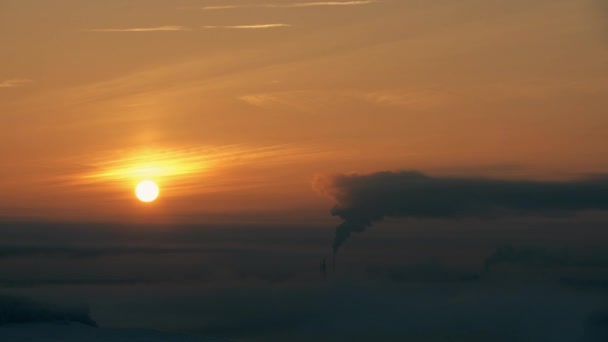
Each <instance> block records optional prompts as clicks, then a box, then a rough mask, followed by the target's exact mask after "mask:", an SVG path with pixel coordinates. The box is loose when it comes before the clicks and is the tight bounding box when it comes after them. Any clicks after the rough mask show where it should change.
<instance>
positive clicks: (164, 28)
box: [87, 25, 192, 32]
mask: <svg viewBox="0 0 608 342" xmlns="http://www.w3.org/2000/svg"><path fill="white" fill-rule="evenodd" d="M87 31H89V32H171V31H192V30H191V29H189V28H187V27H184V26H171V25H169V26H158V27H133V28H109V29H91V30H87Z"/></svg>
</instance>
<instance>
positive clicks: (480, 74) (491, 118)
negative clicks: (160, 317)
mask: <svg viewBox="0 0 608 342" xmlns="http://www.w3.org/2000/svg"><path fill="white" fill-rule="evenodd" d="M218 6H219V7H218ZM607 38H608V9H607V7H606V6H605V5H603V4H602V1H600V0H582V1H570V0H537V1H529V0H525V1H524V0H508V1H507V0H499V1H482V0H463V1H447V0H443V1H442V0H437V1H413V0H412V1H410V0H392V1H391V0H385V1H336V2H317V1H305V0H291V1H289V0H268V1H259V2H257V1H253V0H240V1H239V0H230V1H227V0H215V1H211V0H196V1H192V0H184V1H175V0H130V1H124V0H105V1H82V0H54V1H48V0H0V44H1V46H2V47H1V50H0V156H2V161H3V167H2V168H0V218H4V219H35V220H47V219H52V220H78V221H80V220H85V221H86V220H91V221H123V220H124V221H158V220H164V221H169V222H172V221H179V222H216V221H222V222H223V221H226V222H228V221H231V222H234V221H246V222H251V221H256V222H258V221H263V222H265V221H272V222H275V221H279V222H281V221H294V220H296V221H297V220H305V219H307V220H311V219H325V218H327V216H329V215H328V214H327V209H328V208H329V207H330V206H331V203H329V202H328V201H327V200H326V199H324V198H322V197H320V196H319V195H318V194H316V193H315V192H314V191H313V190H312V189H311V185H310V182H311V179H312V178H313V177H314V175H315V174H319V173H337V172H353V171H356V172H373V171H380V170H398V169H415V170H421V171H425V172H430V173H441V174H457V175H484V176H491V177H534V178H570V177H577V176H580V175H584V174H589V173H602V172H608V158H605V155H606V150H607V149H608V137H607V136H608V134H607V133H606V132H608V115H607V114H606V108H608V39H607ZM143 178H153V179H154V180H155V181H157V182H158V183H159V185H160V187H161V197H160V198H159V200H158V201H157V202H156V203H153V204H151V205H143V204H141V203H139V202H137V201H136V200H135V198H134V196H133V188H134V186H135V184H136V183H137V182H138V181H139V180H141V179H143Z"/></svg>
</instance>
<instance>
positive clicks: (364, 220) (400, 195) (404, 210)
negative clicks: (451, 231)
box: [313, 171, 608, 253]
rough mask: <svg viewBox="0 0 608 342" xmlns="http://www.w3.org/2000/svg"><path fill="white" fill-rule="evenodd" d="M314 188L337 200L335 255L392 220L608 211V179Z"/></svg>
mask: <svg viewBox="0 0 608 342" xmlns="http://www.w3.org/2000/svg"><path fill="white" fill-rule="evenodd" d="M313 185H314V187H315V188H316V189H317V190H318V191H320V192H321V193H323V194H326V195H328V196H330V197H331V198H332V199H334V200H335V202H336V205H335V207H334V208H333V209H332V211H331V213H332V215H334V216H338V217H340V218H342V219H343V220H344V222H343V223H342V224H340V225H339V226H338V227H337V228H336V236H335V240H334V243H333V248H334V253H335V252H337V250H338V249H339V248H340V246H341V245H342V244H343V243H344V242H345V241H346V240H347V239H348V237H349V236H350V235H351V234H352V233H356V232H363V231H364V230H365V229H366V228H367V227H369V226H371V225H372V224H373V223H374V222H377V221H381V220H383V219H384V218H386V217H409V218H466V217H479V218H496V217H505V216H518V215H543V216H549V215H563V214H571V213H574V212H577V211H583V210H606V209H608V175H603V176H599V177H594V178H588V179H580V180H572V181H562V182H557V181H532V180H496V179H485V178H454V177H433V176H428V175H425V174H423V173H420V172H415V171H402V172H378V173H374V174H369V175H360V174H348V175H334V176H320V177H317V178H316V179H315V181H314V184H313Z"/></svg>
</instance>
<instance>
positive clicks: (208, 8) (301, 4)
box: [201, 1, 379, 11]
mask: <svg viewBox="0 0 608 342" xmlns="http://www.w3.org/2000/svg"><path fill="white" fill-rule="evenodd" d="M377 2H379V1H322V2H296V3H289V4H255V5H218V6H205V7H202V8H201V9H202V10H205V11H211V10H227V9H238V8H303V7H327V6H360V5H369V4H373V3H377Z"/></svg>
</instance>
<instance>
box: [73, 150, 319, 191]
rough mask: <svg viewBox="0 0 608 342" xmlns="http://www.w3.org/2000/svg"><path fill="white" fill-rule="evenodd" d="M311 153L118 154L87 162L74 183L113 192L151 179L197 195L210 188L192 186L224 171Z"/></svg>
mask: <svg viewBox="0 0 608 342" xmlns="http://www.w3.org/2000/svg"><path fill="white" fill-rule="evenodd" d="M310 152H311V151H306V150H304V149H299V148H294V147H292V146H287V145H276V146H254V147H251V146H244V145H228V146H188V147H175V148H157V149H133V150H118V151H112V152H108V153H106V154H104V155H101V156H99V157H97V158H95V159H94V160H90V161H89V162H87V163H86V164H87V165H88V167H87V168H86V171H84V172H81V173H79V174H77V175H75V176H74V177H71V182H70V183H72V185H78V186H96V187H97V186H104V184H108V186H109V187H111V188H113V189H114V188H115V187H116V186H118V187H124V188H125V189H127V188H131V187H132V186H133V185H135V184H136V183H137V182H139V181H141V180H144V179H150V180H154V181H155V182H157V183H159V186H161V187H162V188H164V189H173V190H175V192H178V193H179V194H184V193H187V192H190V193H193V192H197V191H206V189H209V186H208V185H205V186H202V185H200V186H199V185H194V186H190V184H194V183H196V182H197V180H198V179H200V177H208V178H212V177H213V178H214V179H217V178H221V176H222V171H225V170H228V169H231V168H235V167H237V166H243V165H252V164H256V163H263V165H265V166H271V165H272V164H275V163H284V162H287V161H289V160H293V158H294V157H295V158H298V159H301V158H303V157H304V156H305V155H308V154H309V153H310ZM216 176H220V177H216ZM224 181H225V180H224ZM219 183H222V182H221V181H219ZM219 183H218V184H219ZM110 184H113V185H110Z"/></svg>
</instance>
